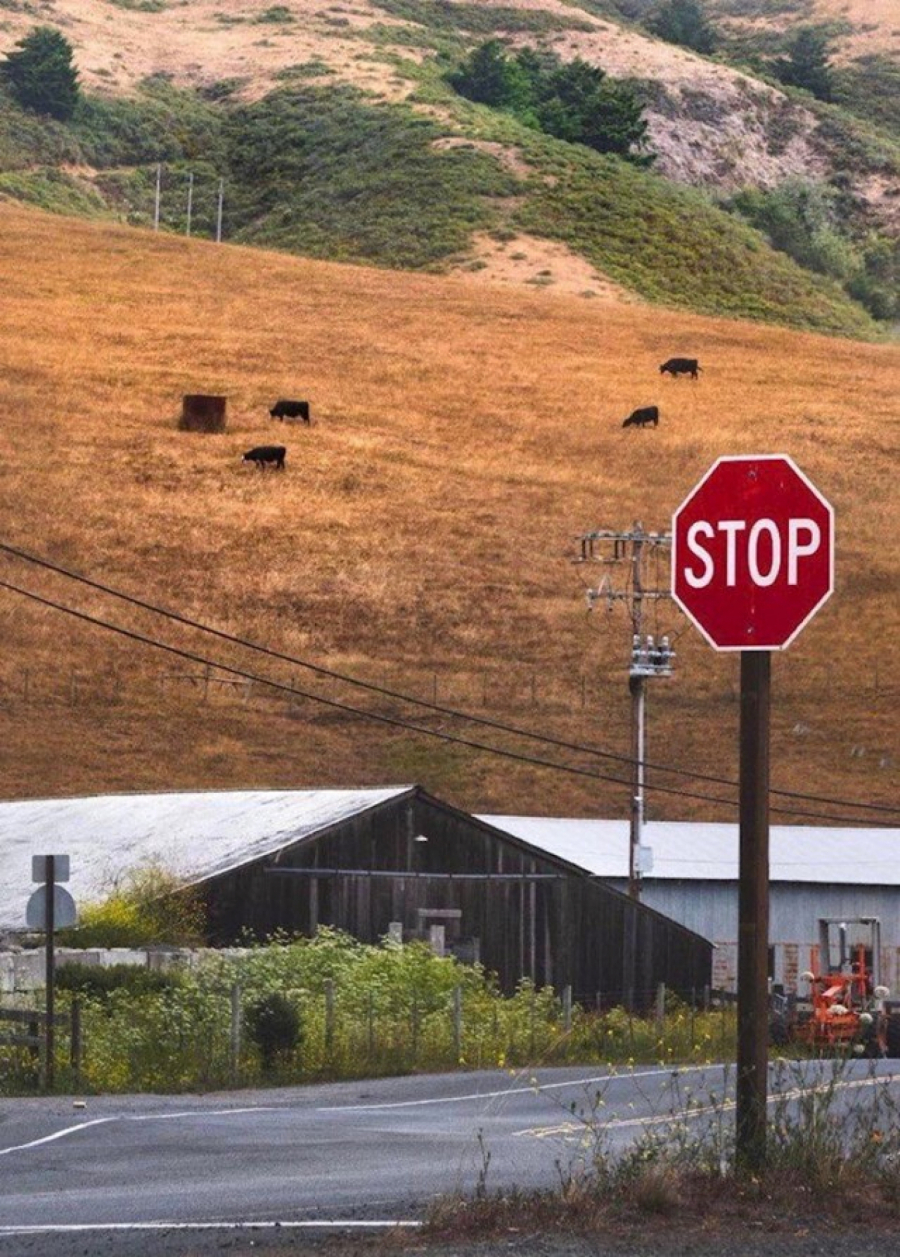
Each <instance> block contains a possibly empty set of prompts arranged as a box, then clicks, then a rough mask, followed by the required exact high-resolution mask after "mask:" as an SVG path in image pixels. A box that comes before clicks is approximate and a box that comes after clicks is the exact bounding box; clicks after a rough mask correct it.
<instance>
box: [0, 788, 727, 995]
mask: <svg viewBox="0 0 900 1257" xmlns="http://www.w3.org/2000/svg"><path fill="white" fill-rule="evenodd" d="M51 852H53V853H57V852H67V853H68V854H69V855H70V857H71V873H72V880H71V882H70V884H69V889H70V891H71V892H72V894H73V895H74V897H75V900H76V903H77V902H78V901H79V900H80V901H82V902H83V901H85V900H87V899H96V898H98V897H100V896H102V894H103V893H104V892H105V891H108V890H109V888H110V885H111V883H113V882H114V881H115V879H116V878H117V877H121V876H122V875H123V874H125V873H127V872H128V870H129V869H134V868H136V867H138V866H140V865H141V864H144V863H147V862H149V861H156V862H158V863H161V864H163V865H164V866H166V867H167V868H169V869H171V870H172V871H173V872H175V873H177V874H178V875H179V876H180V877H182V878H183V879H184V880H185V881H186V882H189V883H191V884H194V885H197V886H199V887H201V889H202V892H203V894H204V896H205V899H206V902H207V904H208V908H209V922H210V938H211V941H214V942H220V943H224V942H230V941H232V940H233V939H235V938H237V937H238V936H239V935H240V934H241V933H242V932H243V931H245V930H251V931H253V932H254V933H255V934H257V935H258V936H260V937H265V936H266V935H268V934H271V933H272V932H273V931H274V930H276V929H282V930H287V931H290V932H298V933H303V934H310V933H313V932H314V931H315V930H316V928H317V927H318V926H319V925H333V926H337V927H339V928H341V929H344V930H347V931H349V932H350V933H352V934H353V935H355V936H356V937H357V938H360V939H362V940H363V941H367V942H374V941H376V940H377V939H379V938H380V937H382V936H383V935H385V934H387V933H388V931H389V927H390V926H391V923H392V922H393V923H399V925H400V926H401V927H402V931H403V936H404V937H405V938H415V937H418V938H431V937H433V936H434V935H437V937H438V938H439V937H440V936H441V934H442V935H443V937H444V939H445V941H446V944H447V946H448V948H449V949H451V950H454V951H455V952H456V953H457V954H459V955H460V956H461V957H463V958H466V959H475V958H478V959H480V960H481V961H482V962H483V963H484V964H485V965H486V967H487V968H488V969H491V970H494V971H496V973H497V974H498V975H499V978H500V981H501V983H502V985H503V987H504V988H505V989H507V990H510V989H512V988H513V987H514V986H515V985H516V983H517V982H518V981H519V979H520V978H522V977H530V978H533V979H534V981H535V982H537V983H538V984H545V983H549V984H553V985H554V986H556V987H557V988H561V987H563V986H566V985H571V986H572V987H573V989H574V992H575V995H576V997H577V998H580V999H589V1000H591V1001H593V1000H594V998H595V997H596V994H597V993H598V992H599V993H601V995H602V997H603V999H604V1000H605V1001H607V1002H612V1001H615V1002H618V1001H621V1000H623V999H624V1000H626V1001H627V1000H628V999H629V997H630V996H632V995H633V999H634V1002H635V1004H636V1005H639V1006H640V1005H646V1004H648V1003H649V1002H650V1000H651V999H652V997H653V994H654V992H655V988H656V985H657V983H659V982H665V983H666V984H667V986H669V987H671V988H673V989H674V990H677V991H679V992H680V993H682V994H684V995H689V994H690V992H691V991H692V990H693V991H695V992H699V991H700V990H701V989H702V988H703V986H704V985H705V984H707V983H708V982H709V981H710V976H711V950H712V949H711V946H710V943H709V942H708V941H707V940H706V939H704V938H702V937H700V936H699V935H698V934H696V933H694V932H692V931H691V930H688V929H685V928H684V926H682V925H679V924H677V923H675V922H673V921H670V920H668V919H667V918H665V917H664V916H662V915H661V914H660V913H658V912H657V911H655V910H654V909H652V908H651V907H650V906H648V905H639V904H636V903H635V902H634V901H633V900H631V899H629V898H628V897H627V896H626V895H624V894H621V893H620V892H619V891H618V890H616V889H613V888H612V887H610V886H608V885H606V884H605V883H604V882H600V881H597V880H595V879H594V878H592V877H590V876H589V875H588V874H587V873H586V871H585V869H584V867H583V866H580V865H578V864H576V863H573V862H571V861H570V860H568V859H567V858H566V857H565V856H564V855H561V854H557V853H553V852H551V851H548V850H541V849H539V848H537V847H534V846H533V845H531V844H530V843H529V842H528V841H527V840H523V839H521V838H519V837H517V836H514V835H512V834H510V833H508V832H503V831H501V830H500V829H498V828H496V827H495V826H493V825H491V824H490V823H489V822H487V821H485V820H483V819H481V820H479V819H478V818H476V817H473V816H469V815H467V814H466V813H465V812H461V811H459V810H458V809H456V808H452V807H450V806H449V805H448V804H446V803H442V802H441V801H440V800H438V799H435V798H432V797H431V796H430V795H428V794H426V793H425V792H424V791H423V790H421V789H420V788H419V787H416V786H401V787H396V788H393V789H385V790H311V791H300V790H292V791H248V792H229V793H209V794H172V795H135V796H106V797H101V798H89V799H57V800H43V801H36V802H20V803H3V804H0V866H2V869H3V879H2V885H0V927H4V928H7V929H9V928H19V929H21V928H22V924H23V922H24V915H25V904H26V902H27V899H28V895H29V893H30V892H31V890H32V885H31V856H32V854H48V853H51Z"/></svg>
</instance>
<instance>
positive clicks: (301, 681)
mask: <svg viewBox="0 0 900 1257" xmlns="http://www.w3.org/2000/svg"><path fill="white" fill-rule="evenodd" d="M779 664H780V667H781V669H782V675H781V679H780V690H781V697H782V699H784V698H794V699H796V698H797V697H804V698H807V699H809V698H814V697H815V692H816V690H817V689H818V688H821V689H823V690H826V691H827V692H829V693H835V692H837V693H847V694H853V695H856V696H858V697H860V698H862V699H864V700H865V701H867V702H870V703H871V705H872V706H873V708H875V709H877V708H879V707H880V706H881V704H882V703H894V702H895V701H896V700H897V698H898V697H900V688H897V687H886V686H883V685H882V684H881V683H880V681H879V677H878V673H877V671H875V672H873V671H872V670H871V669H864V670H863V672H862V674H861V675H860V676H855V675H853V674H852V673H851V672H850V671H849V670H848V669H846V668H844V667H841V668H836V669H834V671H833V672H832V671H831V670H827V669H826V670H819V673H818V674H817V673H815V672H814V673H813V675H812V680H813V682H814V685H813V686H812V687H810V671H809V669H808V668H805V669H804V668H803V666H802V664H795V665H794V668H793V669H792V668H790V667H786V665H785V662H784V661H783V660H781V661H779ZM801 669H802V671H803V687H804V688H803V691H802V693H801V694H800V695H798V694H797V693H795V692H794V680H793V677H792V676H791V673H792V672H795V670H796V672H799V671H801ZM336 670H339V669H336ZM271 679H272V680H273V681H274V682H275V683H276V684H277V685H283V686H288V687H292V688H294V689H295V690H296V691H297V694H296V697H294V696H293V695H291V694H290V693H287V692H285V691H280V692H279V691H278V690H275V689H272V688H270V687H269V686H268V685H267V684H266V683H265V682H264V681H251V680H245V679H244V678H241V677H235V676H232V675H229V674H228V672H227V671H226V670H225V669H222V668H216V667H215V666H206V667H191V666H190V665H187V666H186V667H184V668H178V667H176V668H174V669H165V670H158V671H155V672H149V671H147V670H142V669H127V668H122V667H112V668H110V669H107V670H105V671H104V672H103V673H97V672H94V671H86V670H80V669H77V668H75V669H57V670H50V669H48V668H46V667H39V668H19V669H17V670H16V671H15V672H14V673H12V674H7V675H5V676H4V675H0V703H2V704H5V705H7V706H15V705H16V704H19V703H22V704H25V705H51V706H55V705H59V704H68V705H70V706H77V705H78V704H79V702H81V701H83V700H85V699H87V698H90V699H91V700H92V701H97V700H98V699H99V700H100V701H103V702H107V703H109V704H115V703H116V702H121V701H125V700H124V691H125V690H127V689H129V688H132V687H135V686H137V687H139V688H141V689H143V690H145V691H146V690H147V689H148V687H149V686H154V685H155V686H156V688H157V690H158V692H166V691H167V690H171V689H173V688H175V689H179V690H181V691H182V692H186V693H191V694H193V696H194V697H195V698H197V699H199V700H200V701H203V702H210V701H213V700H219V701H221V700H223V699H224V700H226V701H230V702H234V703H247V702H248V701H250V699H254V700H258V699H265V700H266V701H269V702H275V703H285V704H287V705H288V706H292V707H293V706H297V705H298V704H300V703H302V702H304V701H305V700H304V698H303V693H302V691H307V692H310V693H315V694H319V695H321V696H322V697H325V698H333V697H335V696H336V695H337V693H338V692H339V691H345V693H347V694H349V693H350V692H355V694H356V697H357V699H364V698H366V697H367V695H366V693H365V691H363V690H361V689H360V690H356V688H355V687H354V685H353V684H352V683H351V682H345V681H342V680H340V679H339V678H337V677H335V678H333V679H331V678H327V677H326V678H322V677H310V676H308V675H307V674H305V673H303V672H302V671H297V672H292V673H287V672H285V673H281V674H278V673H273V674H272V675H271ZM355 680H358V681H359V682H361V683H365V684H370V685H375V686H381V687H383V688H385V689H390V690H394V691H396V692H398V693H407V694H409V695H410V696H411V697H413V698H419V699H425V700H426V701H428V702H433V703H440V704H443V705H448V706H453V705H459V704H462V703H467V704H468V705H469V706H472V707H482V708H494V709H497V710H506V709H514V708H525V707H532V708H543V709H559V710H561V711H573V710H586V709H587V708H588V707H603V706H606V707H609V706H611V705H613V704H619V703H623V704H624V703H626V702H627V701H628V674H627V671H626V669H625V667H624V665H623V667H622V670H621V675H618V674H617V673H615V672H613V673H612V674H611V673H610V671H602V672H601V671H599V670H598V671H597V672H593V673H588V672H584V671H582V672H578V673H574V674H573V675H572V676H571V677H566V678H559V677H553V678H548V677H547V675H546V674H545V673H543V672H541V670H540V669H538V668H506V669H503V670H497V669H494V670H491V669H487V668H485V669H457V668H453V667H450V666H447V665H443V664H441V665H435V664H432V665H427V666H424V667H423V666H419V667H416V666H415V665H412V666H409V667H404V669H403V671H402V672H401V671H399V670H396V671H395V670H394V669H393V668H391V667H385V668H381V669H379V668H378V667H377V666H375V667H373V668H372V669H371V670H370V671H369V672H367V673H366V674H365V675H364V676H359V677H357V678H355ZM721 681H722V686H721V697H722V700H723V701H727V702H738V701H739V699H740V689H739V681H738V677H737V674H735V675H734V676H733V677H722V678H721ZM371 697H374V698H376V699H378V698H380V696H379V695H377V694H375V695H372V696H371ZM809 731H810V730H808V729H806V728H803V729H798V730H797V731H796V732H798V733H800V734H802V733H806V732H809Z"/></svg>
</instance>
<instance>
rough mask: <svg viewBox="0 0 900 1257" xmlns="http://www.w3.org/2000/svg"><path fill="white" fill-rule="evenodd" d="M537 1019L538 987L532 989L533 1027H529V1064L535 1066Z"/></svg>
mask: <svg viewBox="0 0 900 1257" xmlns="http://www.w3.org/2000/svg"><path fill="white" fill-rule="evenodd" d="M536 1017H537V987H534V986H533V987H532V988H531V1025H530V1026H529V1064H532V1065H533V1064H534V1058H535V1055H536V1053H537V1039H536V1036H535V1031H536V1027H535V1018H536Z"/></svg>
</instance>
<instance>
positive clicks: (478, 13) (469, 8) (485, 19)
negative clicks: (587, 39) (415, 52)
mask: <svg viewBox="0 0 900 1257" xmlns="http://www.w3.org/2000/svg"><path fill="white" fill-rule="evenodd" d="M374 3H375V5H376V6H377V7H378V8H379V9H384V11H385V12H386V13H390V14H391V16H392V17H398V18H405V19H406V20H407V21H408V22H416V23H418V24H419V25H420V26H426V27H429V28H431V29H434V30H443V31H454V30H458V31H466V32H469V33H470V34H474V35H493V34H494V33H495V32H496V31H504V32H505V33H506V34H509V35H515V34H521V33H523V32H528V33H530V34H534V35H544V34H549V33H551V32H554V31H576V30H582V31H584V30H593V29H594V28H593V27H592V26H591V24H590V23H589V22H585V21H584V20H583V19H579V18H578V17H577V16H576V14H575V13H573V14H572V16H571V17H569V16H568V15H563V14H561V13H551V12H549V11H548V10H546V9H514V8H507V7H505V6H503V5H493V4H466V3H462V2H457V0H374Z"/></svg>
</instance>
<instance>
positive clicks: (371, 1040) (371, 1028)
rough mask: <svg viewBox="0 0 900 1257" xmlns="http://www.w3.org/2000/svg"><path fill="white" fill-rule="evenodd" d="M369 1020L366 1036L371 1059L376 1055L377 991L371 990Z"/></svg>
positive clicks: (367, 1010) (367, 1013) (367, 1011)
mask: <svg viewBox="0 0 900 1257" xmlns="http://www.w3.org/2000/svg"><path fill="white" fill-rule="evenodd" d="M366 1016H367V1020H368V1034H367V1038H366V1046H367V1049H368V1053H369V1060H370V1061H371V1060H372V1058H373V1057H374V1055H375V992H374V991H369V997H368V1007H367V1009H366Z"/></svg>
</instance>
